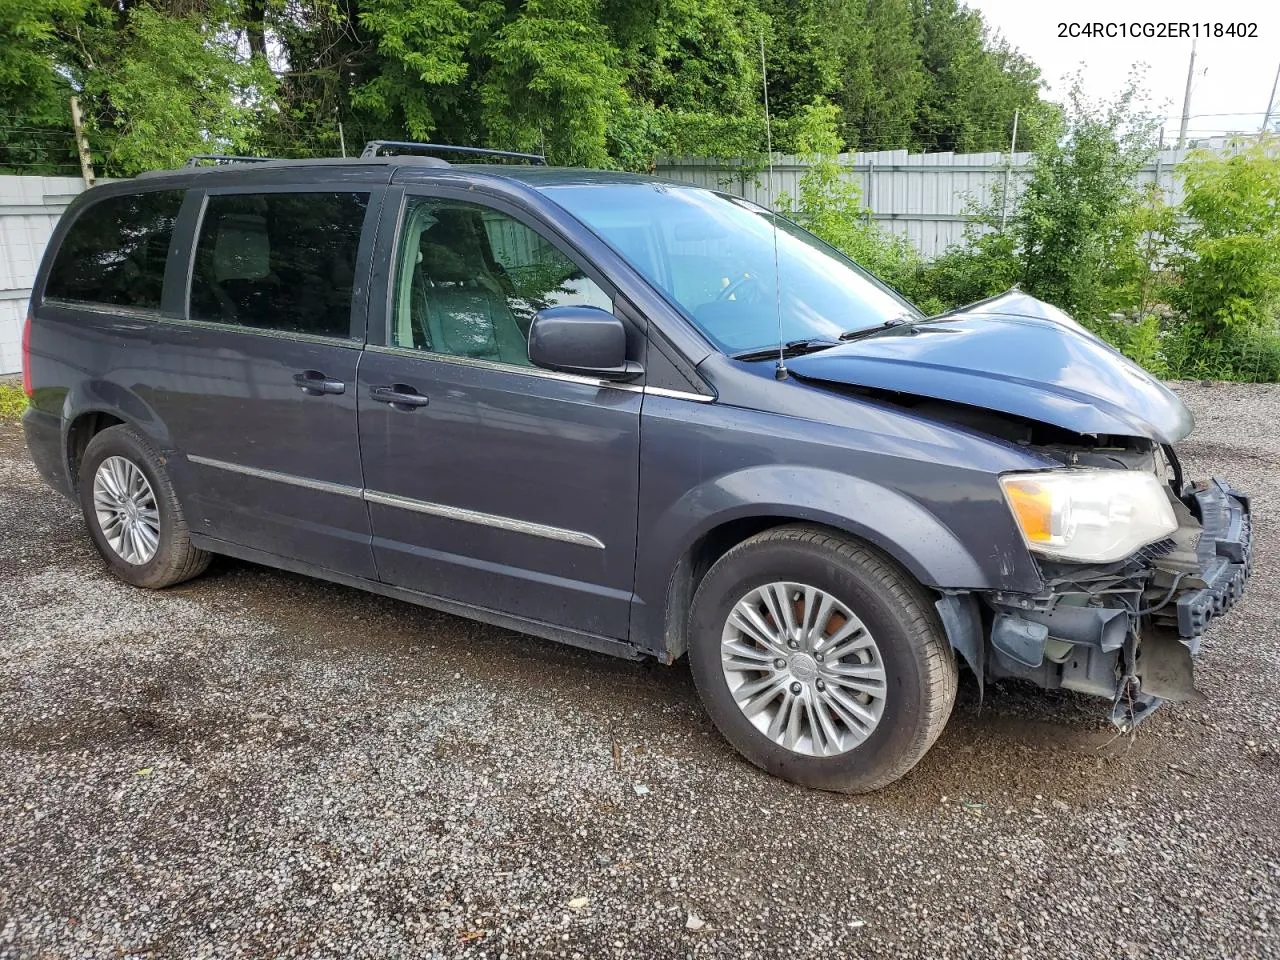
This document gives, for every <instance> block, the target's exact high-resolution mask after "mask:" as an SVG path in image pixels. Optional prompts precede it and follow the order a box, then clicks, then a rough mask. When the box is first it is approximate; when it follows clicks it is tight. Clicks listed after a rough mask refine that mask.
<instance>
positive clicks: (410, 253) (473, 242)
mask: <svg viewBox="0 0 1280 960" xmlns="http://www.w3.org/2000/svg"><path fill="white" fill-rule="evenodd" d="M566 305H575V306H577V305H587V306H595V307H600V308H602V309H604V310H612V309H613V303H612V301H611V300H610V299H609V296H608V295H607V294H606V293H605V292H604V291H603V290H601V289H600V287H599V286H598V285H597V284H596V283H595V282H594V281H592V280H591V279H590V278H589V277H587V276H585V275H584V274H583V273H582V271H581V270H580V269H579V268H578V265H577V264H576V263H574V262H573V261H572V260H570V259H569V258H568V257H567V256H565V255H564V254H563V253H561V252H560V251H559V250H558V249H557V248H556V247H555V246H553V245H552V244H551V243H550V242H549V241H548V240H547V239H546V238H545V237H543V236H542V235H541V234H539V233H538V232H537V231H535V230H533V229H531V228H529V227H527V226H525V225H524V224H523V223H521V222H520V221H518V220H516V219H514V218H512V217H509V216H507V215H506V214H503V213H499V212H498V211H496V210H493V209H491V208H489V207H484V206H481V205H480V204H475V203H463V202H459V201H454V200H436V199H431V198H427V197H410V198H409V200H408V201H407V203H406V205H405V212H404V220H403V222H402V224H401V230H400V252H399V256H398V265H397V271H396V285H395V294H394V300H393V302H392V325H391V338H392V343H394V344H395V345H396V346H400V347H411V348H413V349H417V350H428V351H431V352H433V353H444V354H449V355H451V356H458V357H470V358H473V359H478V360H490V361H495V362H498V363H510V364H517V365H524V366H527V365H528V363H529V348H528V340H529V327H530V326H531V325H532V323H533V315H534V314H535V313H537V312H538V311H539V310H542V309H544V308H546V307H552V306H566Z"/></svg>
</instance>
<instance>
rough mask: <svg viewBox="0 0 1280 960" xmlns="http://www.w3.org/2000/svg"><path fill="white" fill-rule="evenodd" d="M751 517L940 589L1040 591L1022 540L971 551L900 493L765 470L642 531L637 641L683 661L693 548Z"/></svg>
mask: <svg viewBox="0 0 1280 960" xmlns="http://www.w3.org/2000/svg"><path fill="white" fill-rule="evenodd" d="M975 496H976V494H975V491H973V490H968V489H959V488H958V489H957V491H956V499H955V501H954V502H955V505H956V507H957V509H958V510H964V509H965V508H966V507H972V505H973V503H974V497H975ZM745 519H777V520H779V521H801V522H810V523H817V524H822V525H824V526H829V527H832V528H834V529H837V530H842V531H844V532H846V533H849V534H851V535H852V536H855V537H858V538H860V539H862V540H865V541H866V542H867V543H869V544H871V545H872V546H874V547H876V548H878V549H879V550H881V551H883V552H884V553H885V554H887V555H888V556H890V557H892V558H893V559H894V560H896V561H897V562H898V563H899V564H901V565H902V566H903V567H904V568H905V569H906V570H907V571H908V572H909V573H910V574H911V575H912V576H913V577H915V579H916V580H918V581H919V582H920V583H921V584H923V585H925V586H927V587H931V588H934V589H938V590H949V591H965V590H995V589H1004V590H1009V589H1023V590H1035V589H1038V587H1039V585H1040V584H1039V577H1038V573H1036V568H1035V565H1034V564H1033V563H1032V562H1031V561H1030V559H1029V557H1028V556H1027V553H1026V549H1025V547H1023V545H1022V543H1021V540H1016V541H1010V542H1009V543H1007V544H1005V543H1003V542H1002V541H1003V540H1005V539H1007V538H1005V537H1002V536H1001V534H1000V533H999V532H993V533H992V536H991V537H990V538H989V539H985V540H984V541H982V542H980V543H977V542H975V543H973V544H967V543H966V542H965V541H963V540H962V539H961V538H960V536H958V535H957V533H956V532H955V531H954V530H953V529H952V528H951V526H950V525H948V523H946V522H945V520H944V519H943V518H941V517H939V516H938V515H937V514H935V513H934V512H933V511H931V510H930V509H928V508H927V507H926V506H925V505H923V504H921V503H920V502H918V501H916V500H914V499H912V498H911V497H909V496H907V495H905V494H903V493H901V492H898V491H895V490H891V489H889V488H887V487H884V486H881V485H879V484H876V483H874V482H872V481H869V480H866V479H864V478H859V477H855V476H851V475H849V474H846V473H840V472H837V471H834V470H828V469H820V468H805V467H799V466H795V465H784V464H770V465H759V466H754V467H747V468H743V469H740V470H737V471H734V472H731V473H728V474H724V475H721V476H717V477H714V478H710V479H708V480H707V481H706V482H704V483H702V484H700V485H698V486H696V487H694V488H693V489H691V490H689V491H687V492H686V493H685V494H684V495H683V496H681V497H680V498H679V499H678V500H676V501H674V502H673V503H672V504H671V505H670V507H669V508H668V509H667V510H665V511H664V512H663V513H662V514H660V515H659V516H658V517H657V518H656V520H655V522H653V523H652V524H650V525H648V526H647V527H646V528H645V529H643V530H642V531H641V536H640V545H639V546H640V549H639V556H638V563H637V577H636V586H637V591H636V592H637V595H638V596H637V599H638V600H640V601H641V602H642V605H641V607H640V609H639V610H638V611H637V614H638V616H637V617H636V619H634V620H633V642H636V643H638V645H640V646H642V647H646V648H650V649H653V648H657V649H663V650H666V651H667V652H668V654H669V655H671V656H677V655H679V653H680V652H681V651H680V649H679V647H680V644H679V642H678V641H677V643H676V644H675V646H676V649H671V647H672V643H671V641H672V639H675V638H674V637H673V636H672V634H673V633H674V634H675V635H676V636H679V635H681V634H682V628H681V625H680V623H679V622H678V619H677V620H672V619H670V618H669V611H670V610H671V609H676V608H680V607H683V606H684V605H685V604H686V603H687V602H688V601H689V600H690V599H691V597H688V596H684V597H681V596H677V595H676V593H677V592H678V591H679V589H680V584H679V581H680V576H681V573H682V572H683V573H687V572H688V571H687V569H685V568H686V567H687V563H688V558H689V555H690V551H691V550H692V549H693V548H694V547H695V546H696V545H697V544H698V542H699V541H700V540H702V539H703V538H704V537H705V536H707V535H708V534H709V533H711V532H712V531H713V530H715V529H716V528H718V527H721V526H723V525H724V524H727V523H732V522H733V521H740V520H745ZM993 540H994V541H995V543H994V544H993ZM682 565H683V566H682ZM673 604H674V607H673V606H672V605H673ZM676 612H677V613H678V609H677V611H676Z"/></svg>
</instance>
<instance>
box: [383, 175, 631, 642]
mask: <svg viewBox="0 0 1280 960" xmlns="http://www.w3.org/2000/svg"><path fill="white" fill-rule="evenodd" d="M390 219H392V218H390V217H388V218H384V227H396V226H397V225H396V224H394V223H389V222H388V221H389V220H390ZM390 232H391V231H390V230H388V231H387V233H388V234H389V233H390ZM395 235H396V236H398V238H399V240H398V249H397V251H396V255H395V265H394V267H393V268H392V269H391V270H390V279H389V285H390V287H391V289H390V291H389V297H388V303H389V310H388V314H389V316H388V323H387V327H388V330H387V337H386V346H383V347H370V348H368V350H367V351H366V354H365V357H364V359H363V361H362V362H361V367H360V387H359V394H358V403H359V416H360V445H361V450H362V454H363V459H364V481H365V487H366V491H365V497H366V500H367V502H368V506H369V516H370V522H371V524H372V528H373V549H374V556H375V559H376V561H377V565H378V571H379V575H380V576H381V578H382V580H383V581H385V582H387V583H390V584H394V585H396V586H399V587H405V588H408V589H412V590H416V591H420V592H424V593H428V594H432V595H435V596H440V597H445V598H448V599H453V600H458V601H461V602H463V603H467V604H471V605H473V606H477V607H482V608H486V609H490V610H496V611H499V612H502V613H509V614H514V615H517V616H521V617H525V618H528V619H532V620H538V621H542V622H545V623H551V624H555V625H558V626H562V627H567V628H570V629H573V630H578V631H583V632H587V633H591V634H595V635H599V636H606V637H610V638H613V639H625V638H626V635H627V621H628V611H629V608H630V602H631V596H632V581H633V574H634V565H635V540H636V507H637V484H638V477H639V449H640V435H639V426H640V405H641V400H642V399H643V394H642V392H641V391H640V390H639V389H638V388H637V387H634V386H628V387H618V386H610V385H606V384H602V383H599V382H596V381H592V380H588V379H585V378H582V377H573V376H567V375H562V374H555V373H551V372H549V371H546V370H540V369H538V368H536V367H533V366H531V365H530V364H529V359H528V347H527V335H528V330H529V324H530V323H531V321H532V318H533V314H534V312H536V311H537V310H538V309H541V308H542V307H545V306H549V305H553V304H554V305H559V304H591V305H594V306H600V307H603V308H605V309H612V302H611V300H610V297H609V295H608V294H607V293H606V292H605V290H604V289H603V287H602V286H601V285H600V284H599V283H597V282H596V281H595V280H593V279H591V278H590V277H589V276H587V275H586V273H585V272H584V271H583V269H582V268H581V266H580V264H579V262H578V261H576V260H575V259H574V258H572V257H570V256H569V255H568V254H567V253H566V251H565V250H563V249H562V248H560V247H559V246H557V245H556V244H555V243H553V242H551V241H550V240H549V239H548V237H547V236H546V235H545V234H544V233H543V232H540V231H539V230H536V229H534V228H533V227H531V226H530V225H529V223H528V222H526V221H525V220H524V219H523V218H522V217H520V216H518V215H515V214H514V213H513V212H511V211H504V210H499V209H496V208H495V207H492V206H488V205H485V204H481V203H476V202H474V201H470V200H468V201H461V200H453V199H446V198H442V197H433V196H428V195H414V194H412V193H411V194H410V195H409V196H407V197H406V199H405V202H404V204H403V207H402V209H401V211H400V213H399V224H398V229H397V230H396V231H395Z"/></svg>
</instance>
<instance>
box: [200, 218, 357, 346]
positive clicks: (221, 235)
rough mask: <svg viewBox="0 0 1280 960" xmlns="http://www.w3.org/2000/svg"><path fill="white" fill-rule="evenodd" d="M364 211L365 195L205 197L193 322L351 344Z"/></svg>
mask: <svg viewBox="0 0 1280 960" xmlns="http://www.w3.org/2000/svg"><path fill="white" fill-rule="evenodd" d="M368 206H369V194H367V193H235V194H215V195H213V196H210V197H209V198H208V200H207V202H206V204H205V210H204V217H203V218H202V220H201V222H200V237H199V239H198V240H197V242H196V259H195V270H194V272H193V274H192V277H191V317H192V319H194V320H207V321H210V322H213V323H226V324H232V325H234V326H240V327H252V328H255V329H262V330H278V331H281V332H284V333H303V334H312V335H315V336H324V337H342V338H344V339H345V338H347V337H350V336H351V296H352V290H353V289H354V286H355V273H356V253H357V250H358V249H359V247H360V232H361V230H362V229H363V227H364V217H365V211H366V209H367V208H368Z"/></svg>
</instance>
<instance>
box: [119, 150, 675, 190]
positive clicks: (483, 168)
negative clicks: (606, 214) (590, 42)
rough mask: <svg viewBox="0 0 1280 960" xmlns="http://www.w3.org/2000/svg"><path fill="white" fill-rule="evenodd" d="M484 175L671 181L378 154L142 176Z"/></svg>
mask: <svg viewBox="0 0 1280 960" xmlns="http://www.w3.org/2000/svg"><path fill="white" fill-rule="evenodd" d="M477 176H479V177H485V178H490V179H495V180H507V181H514V182H516V183H519V184H522V185H524V186H527V187H531V188H533V189H535V190H542V189H545V188H548V187H557V186H581V185H589V184H623V183H666V182H668V181H665V180H662V179H661V178H658V177H651V176H645V175H643V174H635V173H624V172H622V171H616V170H589V169H583V168H579V167H548V166H538V165H533V164H491V163H462V164H450V163H447V162H446V161H444V160H441V159H440V158H438V157H424V156H404V155H401V156H378V157H345V158H343V157H321V158H316V159H307V160H262V161H257V162H253V163H226V164H218V165H214V166H205V167H182V168H180V169H177V170H149V171H147V172H145V173H140V174H138V176H137V178H136V179H138V180H177V181H183V180H189V181H193V182H198V183H200V184H201V185H209V186H212V185H214V184H219V185H222V184H225V185H228V186H230V185H232V184H243V183H253V184H261V183H280V182H282V181H290V180H297V181H299V182H303V183H321V182H325V181H330V180H336V179H341V180H342V181H344V182H366V183H368V182H381V183H390V182H393V181H394V182H404V181H408V180H418V179H426V178H430V179H432V180H436V181H440V180H449V179H453V178H457V179H460V180H461V179H470V178H474V177H477Z"/></svg>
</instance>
